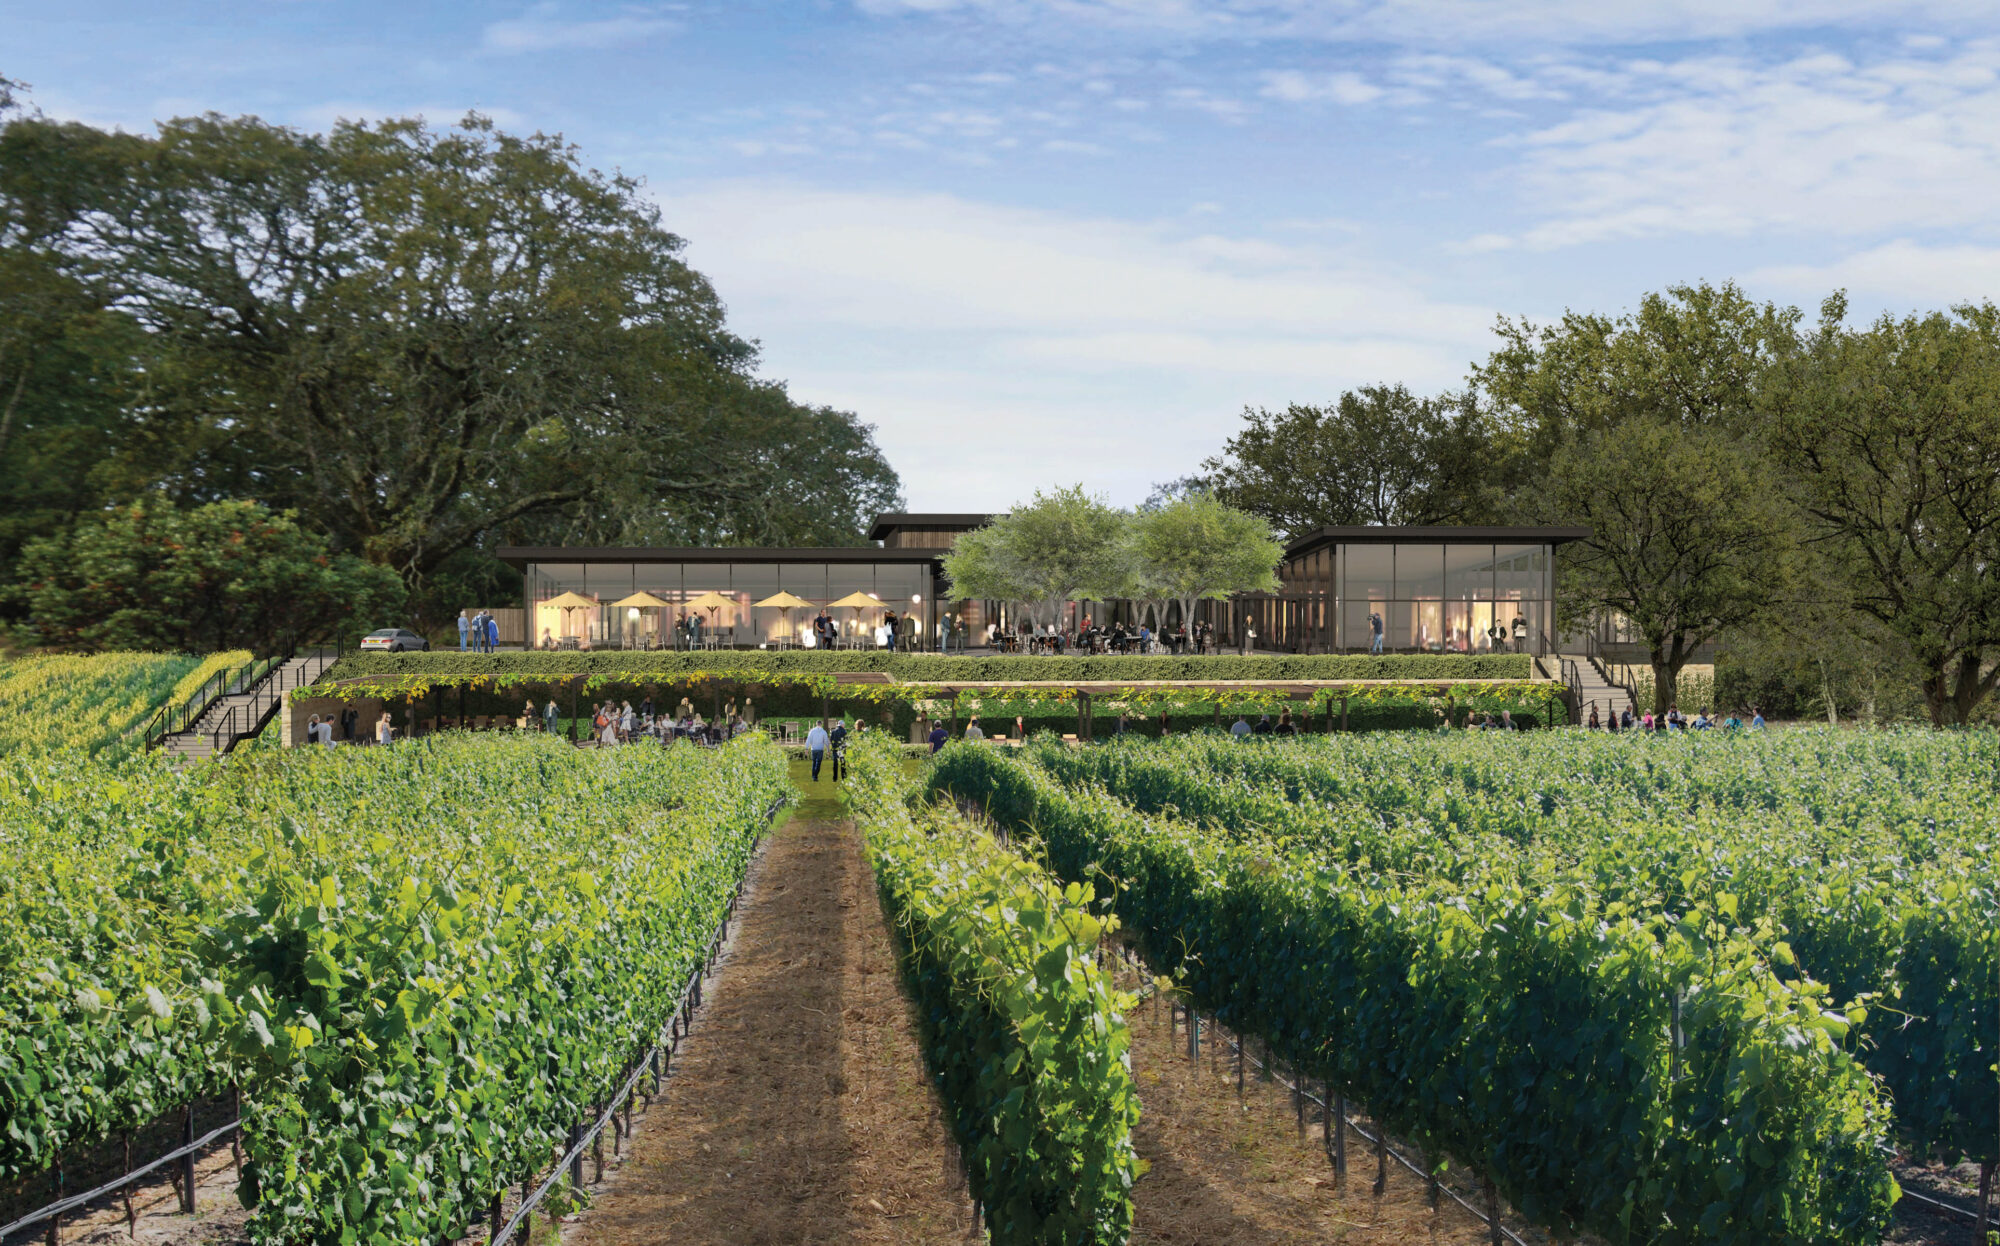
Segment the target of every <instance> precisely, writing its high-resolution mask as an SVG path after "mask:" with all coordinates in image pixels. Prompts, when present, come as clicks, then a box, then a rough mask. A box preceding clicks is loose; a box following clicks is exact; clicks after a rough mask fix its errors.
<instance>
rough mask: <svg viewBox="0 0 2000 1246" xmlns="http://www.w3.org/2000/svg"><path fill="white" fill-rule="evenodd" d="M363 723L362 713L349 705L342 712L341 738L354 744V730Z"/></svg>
mask: <svg viewBox="0 0 2000 1246" xmlns="http://www.w3.org/2000/svg"><path fill="white" fill-rule="evenodd" d="M360 722H361V711H360V710H357V709H355V708H354V707H353V706H352V705H349V706H347V707H345V708H344V709H342V710H341V711H340V738H341V739H343V740H345V741H347V742H348V743H349V744H352V743H354V728H355V727H356V726H357V725H359V724H360Z"/></svg>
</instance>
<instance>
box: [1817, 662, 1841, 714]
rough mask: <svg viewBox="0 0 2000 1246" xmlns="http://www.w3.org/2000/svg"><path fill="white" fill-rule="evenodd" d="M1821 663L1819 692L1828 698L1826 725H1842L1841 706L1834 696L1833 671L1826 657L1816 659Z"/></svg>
mask: <svg viewBox="0 0 2000 1246" xmlns="http://www.w3.org/2000/svg"><path fill="white" fill-rule="evenodd" d="M1815 660H1816V661H1817V662H1818V663H1819V693H1820V695H1821V696H1823V697H1825V698H1826V725H1827V726H1829V727H1838V726H1839V725H1840V706H1839V704H1838V703H1837V702H1836V701H1835V700H1834V698H1833V671H1832V668H1830V667H1829V666H1828V665H1827V661H1826V659H1825V658H1818V659H1815Z"/></svg>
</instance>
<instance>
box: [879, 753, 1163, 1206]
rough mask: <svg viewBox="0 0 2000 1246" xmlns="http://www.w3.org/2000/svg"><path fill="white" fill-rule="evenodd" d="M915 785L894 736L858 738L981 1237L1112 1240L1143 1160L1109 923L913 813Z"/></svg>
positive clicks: (1094, 908)
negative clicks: (1103, 945)
mask: <svg viewBox="0 0 2000 1246" xmlns="http://www.w3.org/2000/svg"><path fill="white" fill-rule="evenodd" d="M911 787H912V784H911V783H910V781H909V780H908V779H907V778H905V777H904V773H903V760H902V754H901V752H900V750H898V749H896V748H895V747H894V746H893V745H891V744H889V743H888V742H887V741H885V740H882V739H880V738H879V737H875V736H871V737H868V738H866V741H865V742H864V743H862V744H861V745H860V746H858V747H857V748H856V750H855V757H854V766H853V769H852V771H851V773H850V781H849V786H848V788H847V791H846V797H847V800H848V802H849V805H850V807H851V809H852V810H853V812H854V816H855V819H856V821H857V822H858V824H859V825H860V827H861V829H862V833H863V837H864V841H865V843H866V846H867V852H868V858H869V861H870V863H871V864H872V866H873V867H874V871H875V878H876V884H877V886H878V887H879V889H880V891H881V894H882V900H883V905H884V908H885V909H886V911H887V912H888V913H889V914H890V916H891V918H892V920H893V921H894V922H895V924H896V928H897V934H898V947H899V950H900V952H901V955H902V960H903V967H904V971H905V976H906V978H907V979H908V981H909V982H910V985H911V987H912V990H913V992H914V994H915V995H916V997H917V1001H918V1004H919V1007H920V1009H921V1015H922V1017H923V1019H924V1039H925V1053H926V1056H927V1060H928V1063H929V1065H930V1068H931V1070H932V1072H933V1074H934V1075H935V1076H936V1078H937V1081H938V1084H939V1088H940V1090H941V1091H942V1093H943V1096H944V1099H945V1102H946V1103H947V1104H948V1105H949V1107H950V1112H951V1119H952V1126H953V1132H954V1134H955V1135H956V1137H957V1140H958V1143H959V1147H960V1149H961V1151H962V1153H963V1154H964V1156H965V1161H966V1169H967V1172H968V1174H969V1176H970V1181H971V1185H972V1190H973V1193H974V1194H975V1195H976V1196H977V1197H978V1198H979V1200H980V1201H981V1203H982V1204H984V1205H985V1207H986V1208H987V1212H988V1216H987V1218H988V1221H989V1223H990V1225H991V1228H992V1240H993V1242H994V1243H995V1244H996V1246H1041V1244H1044V1243H1047V1244H1051V1246H1117V1244H1118V1243H1122V1242H1124V1241H1125V1240H1126V1238H1127V1237H1128V1236H1129V1234H1130V1232H1131V1228H1132V1199H1131V1193H1132V1183H1133V1182H1134V1181H1135V1180H1136V1179H1137V1178H1138V1176H1139V1174H1140V1173H1141V1172H1142V1171H1143V1169H1144V1165H1143V1162H1142V1161H1141V1160H1140V1159H1139V1158H1138V1156H1137V1154H1136V1152H1135V1151H1134V1150H1133V1145H1132V1129H1133V1127H1134V1126H1135V1125H1136V1124H1137V1122H1138V1118H1139V1099H1138V1094H1137V1092H1136V1091H1135V1089H1134V1087H1133V1083H1132V1072H1131V1066H1130V1057H1129V1051H1130V1048H1131V1034H1130V1032H1129V1031H1128V1030H1127V1028H1126V1024H1125V1018H1124V1013H1125V1012H1126V1011H1127V1010H1128V1009H1129V1008H1130V1007H1131V1003H1132V1000H1131V997H1130V996H1128V995H1126V994H1125V993H1123V992H1120V991H1118V990H1116V989H1115V988H1114V987H1113V986H1112V984H1111V974H1110V971H1109V970H1108V969H1107V968H1106V967H1105V966H1104V965H1103V964H1102V963H1100V961H1099V959H1098V945H1099V942H1100V940H1102V939H1103V938H1104V936H1106V935H1108V934H1110V933H1111V932H1112V931H1113V930H1115V929H1116V927H1117V918H1116V917H1114V916H1111V915H1109V914H1108V913H1106V912H1105V911H1104V907H1105V906H1103V905H1102V904H1101V903H1099V902H1098V900H1097V898H1096V894H1095V892H1094V891H1093V890H1092V888H1091V887H1090V886H1089V885H1088V884H1078V883H1074V882H1072V883H1070V884H1069V885H1068V886H1067V887H1065V886H1064V885H1063V884H1062V883H1060V882H1058V881H1057V880H1056V879H1055V878H1053V877H1052V876H1051V875H1050V874H1049V873H1048V872H1047V871H1046V870H1044V869H1043V868H1042V867H1041V866H1039V865H1037V864H1035V863H1033V862H1031V861H1028V860H1025V859H1024V858H1022V857H1020V856H1018V855H1016V854H1014V853H1012V852H1010V851H1008V850H1007V849H1005V848H1003V847H1001V846H999V845H998V844H996V843H995V842H994V841H993V839H992V838H991V837H990V836H988V835H986V834H984V833H983V832H982V831H979V830H977V829H974V828H972V827H970V826H968V825H967V824H966V823H965V821H964V820H963V819H962V818H960V817H958V816H957V815H956V814H955V813H953V812H950V811H949V810H947V809H944V808H942V807H938V808H926V809H919V810H916V811H912V809H911V808H910V807H909V805H908V804H907V803H906V802H907V798H908V796H909V794H910V789H911Z"/></svg>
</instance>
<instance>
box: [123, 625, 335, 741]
mask: <svg viewBox="0 0 2000 1246" xmlns="http://www.w3.org/2000/svg"><path fill="white" fill-rule="evenodd" d="M337 657H338V655H337V654H334V653H330V652H318V651H316V652H313V653H308V654H303V655H300V656H298V657H293V658H288V659H286V661H285V662H284V663H283V664H282V665H279V666H275V667H272V668H271V669H270V670H269V671H267V672H265V674H264V677H263V678H261V679H259V680H257V681H255V682H254V683H251V684H248V685H245V686H243V687H236V688H231V689H229V690H228V691H227V692H225V693H224V694H223V695H221V696H219V697H217V698H216V699H215V701H214V702H213V703H212V704H211V705H209V707H208V708H207V709H205V710H203V711H202V713H201V716H200V717H199V718H197V719H195V721H194V722H193V723H192V724H190V725H189V726H188V727H187V729H186V730H183V731H177V732H175V733H174V734H172V735H170V736H167V737H166V738H165V739H164V740H162V741H161V742H160V748H161V750H162V751H164V752H165V753H167V754H168V755H169V756H171V757H180V758H186V759H188V760H196V759H199V758H203V757H213V756H216V755H217V754H220V753H227V752H228V751H229V750H230V749H232V748H234V747H236V742H237V741H238V740H244V739H249V738H250V737H251V736H254V735H256V734H257V733H258V732H259V731H262V730H263V729H264V726H265V725H266V724H267V723H269V722H270V721H271V716H272V715H273V714H276V713H277V712H278V710H279V709H281V708H282V707H283V706H284V704H285V694H287V693H289V692H290V691H291V690H292V689H294V688H304V687H307V686H308V685H310V684H311V683H313V681H315V680H317V679H318V678H319V677H320V676H321V675H322V674H324V673H325V671H326V668H327V667H329V666H332V665H333V664H334V662H335V661H336V660H337Z"/></svg>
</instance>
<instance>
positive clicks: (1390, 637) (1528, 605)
mask: <svg viewBox="0 0 2000 1246" xmlns="http://www.w3.org/2000/svg"><path fill="white" fill-rule="evenodd" d="M1554 550H1555V547H1554V545H1553V544H1550V543H1546V542H1545V543H1538V544H1494V543H1491V542H1484V541H1450V540H1444V541H1423V542H1416V541H1397V542H1393V543H1392V542H1387V541H1348V542H1337V541H1336V542H1332V543H1329V544H1326V545H1322V546H1319V547H1317V548H1314V549H1310V550H1305V551H1302V552H1300V553H1298V554H1296V555H1293V556H1291V557H1288V558H1287V559H1286V560H1285V561H1284V563H1283V564H1281V565H1280V567H1279V569H1278V579H1279V583H1280V588H1279V591H1278V592H1277V593H1276V594H1274V595H1270V596H1264V597H1255V598H1248V599H1245V600H1243V601H1242V602H1240V603H1239V605H1240V607H1241V611H1242V619H1243V622H1244V624H1245V625H1246V626H1248V627H1249V628H1250V629H1252V630H1253V631H1255V632H1256V647H1257V648H1259V649H1266V650H1277V651H1280V652H1292V653H1343V652H1349V653H1365V652H1369V651H1371V650H1372V649H1374V648H1376V647H1377V645H1376V639H1375V638H1376V636H1377V634H1378V633H1379V635H1380V636H1381V642H1380V646H1379V647H1380V648H1381V650H1382V652H1384V653H1494V652H1505V653H1541V652H1545V651H1546V649H1547V646H1548V644H1549V642H1548V641H1547V640H1546V639H1545V638H1546V637H1547V636H1548V635H1550V634H1551V631H1552V624H1553V623H1554V620H1555V608H1554V597H1555V592H1554V578H1553V568H1554V563H1555V560H1554Z"/></svg>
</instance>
